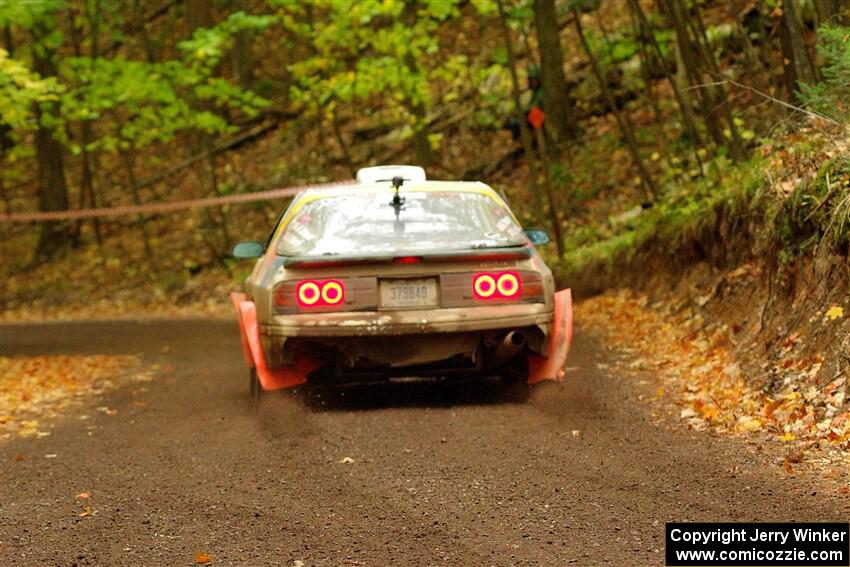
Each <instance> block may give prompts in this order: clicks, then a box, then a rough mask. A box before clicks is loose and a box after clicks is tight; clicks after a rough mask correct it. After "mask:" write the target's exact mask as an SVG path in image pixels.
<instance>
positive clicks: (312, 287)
mask: <svg viewBox="0 0 850 567" xmlns="http://www.w3.org/2000/svg"><path fill="white" fill-rule="evenodd" d="M295 298H296V301H297V302H298V307H300V308H302V309H304V308H308V309H309V308H312V307H333V306H335V305H340V304H343V303H344V302H345V284H343V283H342V282H341V281H340V280H301V281H299V282H298V283H297V284H295Z"/></svg>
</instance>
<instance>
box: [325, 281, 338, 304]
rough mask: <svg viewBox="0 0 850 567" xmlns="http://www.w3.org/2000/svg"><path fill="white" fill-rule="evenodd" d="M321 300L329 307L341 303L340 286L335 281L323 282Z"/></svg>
mask: <svg viewBox="0 0 850 567" xmlns="http://www.w3.org/2000/svg"><path fill="white" fill-rule="evenodd" d="M322 299H323V300H324V301H325V303H327V304H329V305H336V304H337V303H339V302H340V301H342V284H341V283H339V282H337V281H329V282H325V283H324V285H322Z"/></svg>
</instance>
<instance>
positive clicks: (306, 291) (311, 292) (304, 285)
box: [297, 282, 320, 305]
mask: <svg viewBox="0 0 850 567" xmlns="http://www.w3.org/2000/svg"><path fill="white" fill-rule="evenodd" d="M297 294H298V303H301V304H302V305H315V304H316V303H317V302H318V301H319V297H320V293H319V286H318V284H316V282H301V283H300V284H298V291H297Z"/></svg>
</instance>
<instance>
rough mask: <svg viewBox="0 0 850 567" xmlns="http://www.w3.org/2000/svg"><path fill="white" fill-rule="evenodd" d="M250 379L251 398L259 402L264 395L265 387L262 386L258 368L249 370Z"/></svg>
mask: <svg viewBox="0 0 850 567" xmlns="http://www.w3.org/2000/svg"><path fill="white" fill-rule="evenodd" d="M248 381H249V383H250V391H251V399H253V400H254V401H255V402H258V401H259V400H260V397H262V395H263V387H262V386H260V377H259V376H258V375H257V369H256V368H252V369H251V370H249V371H248Z"/></svg>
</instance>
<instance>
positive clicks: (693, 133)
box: [629, 0, 702, 171]
mask: <svg viewBox="0 0 850 567" xmlns="http://www.w3.org/2000/svg"><path fill="white" fill-rule="evenodd" d="M629 6H630V7H631V9H632V12H633V13H634V14H635V16H637V18H638V21H639V22H640V25H641V28H642V30H643V38H644V39H645V40H647V41H649V43H650V44H651V45H652V50H653V51H654V52H655V56H656V57H658V61H659V63H660V64H661V65H662V68H663V69H664V75H665V77H667V82H668V83H669V84H670V87H671V88H672V89H673V95H674V96H675V97H676V103H677V104H678V106H679V111H680V112H681V114H682V121H683V122H684V124H685V130H687V132H688V135H689V136H690V137H691V141H692V142H693V144H694V145H695V146H699V144H700V136H699V132H698V131H697V127H696V121H695V120H694V117H693V113H692V112H691V108H690V106H689V105H688V103H687V102H686V100H685V98H684V95H683V93H682V92H681V90H680V89H679V86H678V85H677V84H676V81H675V79H674V78H673V72H672V71H671V70H670V66H669V65H668V64H667V59H666V58H665V57H664V53H663V52H662V51H661V46H660V45H658V41H657V40H656V39H655V33H654V31H653V29H652V26H651V25H650V23H649V20H648V19H647V18H646V14H644V13H643V8H641V7H640V3H639V2H638V0H629ZM695 155H696V156H697V161H698V162H699V164H700V171H702V162H701V161H700V159H699V155H698V154H696V153H695Z"/></svg>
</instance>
